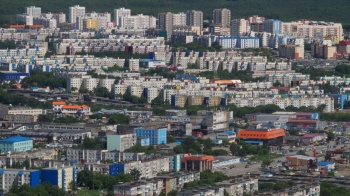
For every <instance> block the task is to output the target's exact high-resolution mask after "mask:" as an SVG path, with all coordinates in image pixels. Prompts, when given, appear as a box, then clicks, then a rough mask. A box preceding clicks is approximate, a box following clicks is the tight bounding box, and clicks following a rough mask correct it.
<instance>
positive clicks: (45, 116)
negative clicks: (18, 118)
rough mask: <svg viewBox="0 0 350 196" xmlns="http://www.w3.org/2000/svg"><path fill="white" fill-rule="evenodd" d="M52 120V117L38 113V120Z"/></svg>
mask: <svg viewBox="0 0 350 196" xmlns="http://www.w3.org/2000/svg"><path fill="white" fill-rule="evenodd" d="M52 121H53V119H52V117H51V116H49V115H47V114H40V115H39V116H38V122H52Z"/></svg>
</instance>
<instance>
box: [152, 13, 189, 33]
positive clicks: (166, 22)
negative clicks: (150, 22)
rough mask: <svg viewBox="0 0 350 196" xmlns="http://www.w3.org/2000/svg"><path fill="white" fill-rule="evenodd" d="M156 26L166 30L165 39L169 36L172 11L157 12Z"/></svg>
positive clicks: (171, 26)
mask: <svg viewBox="0 0 350 196" xmlns="http://www.w3.org/2000/svg"><path fill="white" fill-rule="evenodd" d="M186 24H187V14H186ZM158 28H159V29H160V30H162V31H166V33H167V39H170V38H171V34H172V32H173V13H171V12H165V13H159V14H158Z"/></svg>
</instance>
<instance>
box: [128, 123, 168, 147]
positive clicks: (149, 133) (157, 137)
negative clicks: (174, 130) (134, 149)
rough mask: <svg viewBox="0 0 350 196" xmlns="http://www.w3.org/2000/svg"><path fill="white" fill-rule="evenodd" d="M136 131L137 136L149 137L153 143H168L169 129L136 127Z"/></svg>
mask: <svg viewBox="0 0 350 196" xmlns="http://www.w3.org/2000/svg"><path fill="white" fill-rule="evenodd" d="M134 132H135V134H136V136H137V137H149V138H150V144H151V145H160V144H166V143H167V138H166V137H167V129H166V128H159V129H148V128H142V127H139V128H135V129H134Z"/></svg>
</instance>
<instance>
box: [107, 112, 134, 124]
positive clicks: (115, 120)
mask: <svg viewBox="0 0 350 196" xmlns="http://www.w3.org/2000/svg"><path fill="white" fill-rule="evenodd" d="M129 123H130V117H129V116H127V115H125V114H112V115H110V116H109V118H108V124H129Z"/></svg>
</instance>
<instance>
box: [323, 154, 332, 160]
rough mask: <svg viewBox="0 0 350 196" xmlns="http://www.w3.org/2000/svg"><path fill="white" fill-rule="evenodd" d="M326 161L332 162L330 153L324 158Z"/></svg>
mask: <svg viewBox="0 0 350 196" xmlns="http://www.w3.org/2000/svg"><path fill="white" fill-rule="evenodd" d="M324 160H325V161H331V160H332V156H331V154H330V153H326V156H325V157H324Z"/></svg>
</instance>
